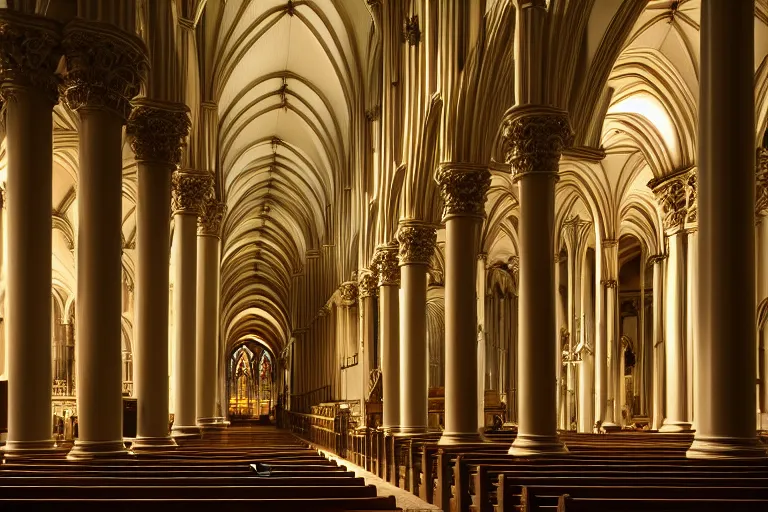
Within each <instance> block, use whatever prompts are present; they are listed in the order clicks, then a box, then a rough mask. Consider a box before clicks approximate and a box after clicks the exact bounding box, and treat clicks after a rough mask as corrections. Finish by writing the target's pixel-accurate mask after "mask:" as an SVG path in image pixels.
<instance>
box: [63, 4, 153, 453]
mask: <svg viewBox="0 0 768 512" xmlns="http://www.w3.org/2000/svg"><path fill="white" fill-rule="evenodd" d="M63 35H64V37H63V41H62V47H63V50H64V55H65V57H66V73H65V75H64V88H63V91H64V98H65V100H66V102H67V105H68V106H69V108H70V109H72V110H73V111H76V112H77V113H78V114H79V115H80V133H79V135H80V148H79V158H80V162H79V163H80V168H79V172H80V173H79V176H78V178H79V181H78V188H77V202H78V211H77V217H78V232H77V304H76V306H77V313H76V315H75V318H76V319H77V346H76V358H75V359H76V365H77V408H78V423H79V439H77V440H76V441H75V445H74V447H73V448H72V450H71V451H70V452H69V455H68V457H69V458H70V459H90V458H94V457H101V456H104V457H116V456H120V455H124V454H127V451H126V450H125V446H124V445H123V422H122V405H123V401H122V388H123V385H122V371H121V366H122V346H121V345H122V344H121V332H122V328H121V321H122V318H121V315H122V293H121V292H122V286H121V285H122V262H121V254H122V242H121V229H122V223H123V212H122V177H123V176H122V169H123V152H122V147H123V140H122V132H123V124H124V123H125V121H126V119H127V118H128V115H129V113H130V112H131V104H130V100H131V99H132V98H133V97H134V96H136V94H138V92H139V89H140V86H141V83H142V82H143V81H144V78H145V77H146V74H147V50H146V48H145V46H144V43H143V42H142V41H141V39H139V38H138V37H137V36H135V35H134V34H130V33H128V32H124V31H122V30H120V29H118V28H116V27H115V26H114V25H110V24H106V23H99V22H93V21H85V20H82V19H79V18H76V19H74V20H73V21H71V22H69V23H68V24H67V26H66V27H64V34H63Z"/></svg>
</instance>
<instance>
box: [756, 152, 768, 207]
mask: <svg viewBox="0 0 768 512" xmlns="http://www.w3.org/2000/svg"><path fill="white" fill-rule="evenodd" d="M755 181H756V182H755V214H756V215H757V216H758V217H763V216H765V215H768V149H766V148H757V155H756V158H755Z"/></svg>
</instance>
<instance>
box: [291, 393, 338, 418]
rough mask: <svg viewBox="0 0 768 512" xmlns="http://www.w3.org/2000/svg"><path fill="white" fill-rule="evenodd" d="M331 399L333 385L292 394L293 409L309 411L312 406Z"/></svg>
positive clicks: (302, 411) (303, 411)
mask: <svg viewBox="0 0 768 512" xmlns="http://www.w3.org/2000/svg"><path fill="white" fill-rule="evenodd" d="M330 399H331V386H323V387H321V388H317V389H313V390H312V391H307V392H306V393H301V394H300V395H291V411H294V412H301V413H305V414H306V413H309V412H310V408H311V407H312V406H313V405H315V404H319V403H322V402H328V401H330Z"/></svg>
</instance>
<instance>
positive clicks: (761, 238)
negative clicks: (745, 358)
mask: <svg viewBox="0 0 768 512" xmlns="http://www.w3.org/2000/svg"><path fill="white" fill-rule="evenodd" d="M756 159H757V161H756V165H755V168H756V190H755V215H756V224H757V240H756V244H757V304H758V308H759V307H760V305H761V304H763V303H765V302H768V149H765V148H758V150H757V155H756ZM760 337H761V338H762V340H763V352H762V354H759V355H760V356H762V358H763V361H762V365H763V373H762V375H761V376H760V377H761V380H762V386H761V391H762V396H759V397H758V400H757V402H758V404H759V405H760V411H761V412H762V413H763V417H765V414H766V413H768V378H767V377H766V374H768V321H766V322H764V323H763V326H762V334H761V336H760ZM758 348H759V347H758ZM758 361H759V360H758ZM758 364H760V363H759V362H758Z"/></svg>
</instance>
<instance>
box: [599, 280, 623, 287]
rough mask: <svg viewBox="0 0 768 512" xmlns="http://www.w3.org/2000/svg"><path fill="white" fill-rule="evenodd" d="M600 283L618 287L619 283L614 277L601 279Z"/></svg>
mask: <svg viewBox="0 0 768 512" xmlns="http://www.w3.org/2000/svg"><path fill="white" fill-rule="evenodd" d="M600 284H602V285H603V286H605V287H606V288H618V287H619V283H618V281H616V280H615V279H603V280H602V281H600Z"/></svg>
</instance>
